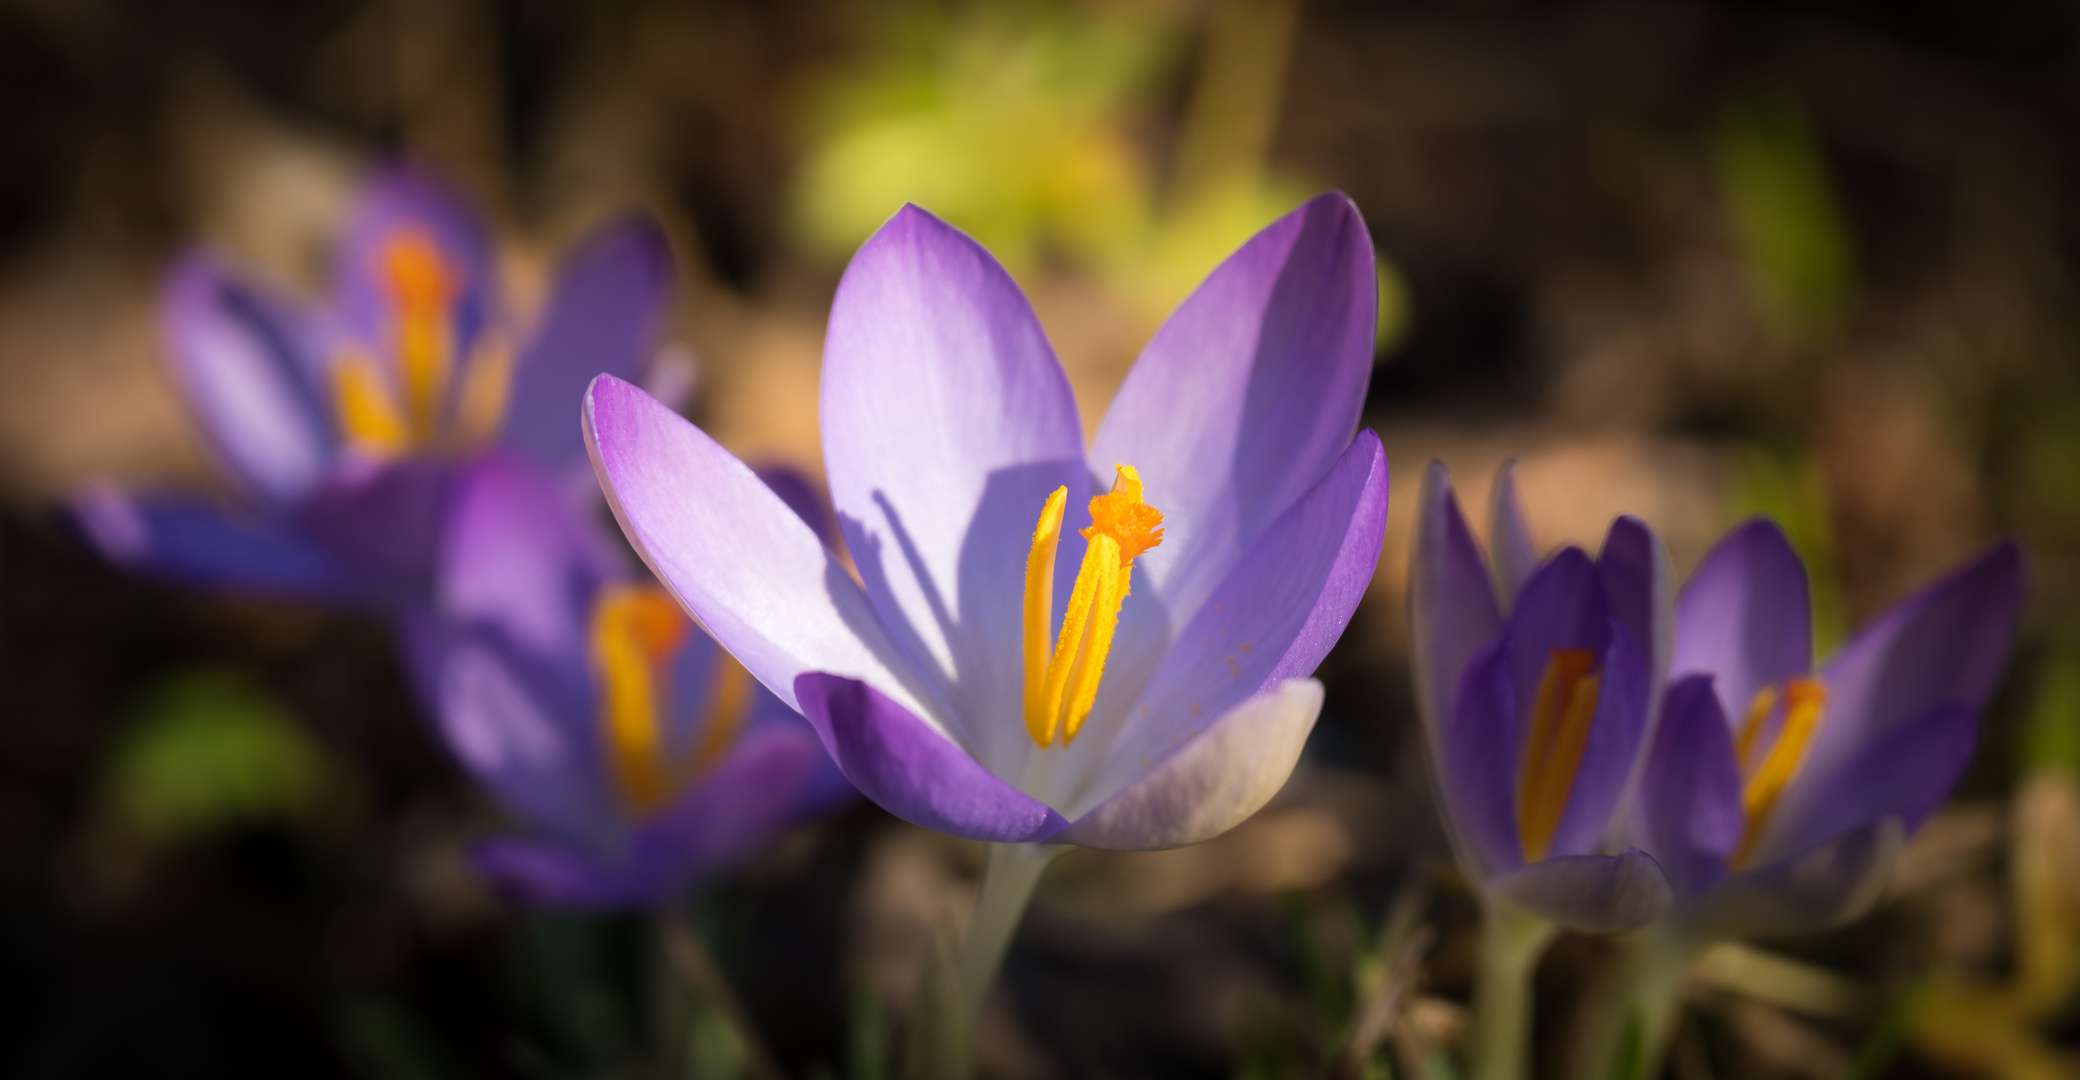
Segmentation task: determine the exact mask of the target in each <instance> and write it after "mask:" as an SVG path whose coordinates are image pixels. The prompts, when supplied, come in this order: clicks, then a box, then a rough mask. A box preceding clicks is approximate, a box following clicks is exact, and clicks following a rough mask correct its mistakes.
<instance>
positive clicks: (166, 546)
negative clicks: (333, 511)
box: [72, 488, 393, 606]
mask: <svg viewBox="0 0 2080 1080" xmlns="http://www.w3.org/2000/svg"><path fill="white" fill-rule="evenodd" d="M72 514H73V520H74V521H76V522H77V523H78V524H79V526H80V530H81V531H82V532H83V533H84V534H85V535H86V537H87V539H88V541H89V542H91V543H92V544H93V545H94V546H95V547H96V548H97V549H99V550H100V552H101V553H102V555H103V556H105V557H106V558H107V559H108V560H109V561H110V562H113V563H115V564H117V565H119V566H123V567H126V568H128V569H131V570H134V571H137V572H139V573H143V574H148V575H151V576H153V577H158V578H161V579H164V580H167V581H172V582H177V583H179V584H182V585H190V586H199V587H202V588H208V589H224V590H229V591H234V592H249V593H254V594H259V595H272V596H283V597H292V598H304V599H313V600H326V601H333V602H345V603H359V604H367V605H370V606H380V605H381V604H383V603H385V602H387V601H388V600H390V599H392V598H393V597H392V595H391V594H390V593H389V592H388V591H387V590H386V589H385V588H384V587H383V583H381V582H378V581H374V580H371V579H370V578H368V577H366V576H364V575H362V574H360V573H357V572H356V570H355V568H354V567H352V566H350V565H348V564H346V563H344V562H342V561H341V560H340V559H339V558H338V557H337V556H335V555H334V554H333V553H331V552H329V551H327V550H325V549H324V548H322V547H319V546H317V545H315V544H313V543H311V541H310V540H309V539H308V538H307V537H306V536H304V535H303V534H302V533H300V532H298V531H297V530H295V529H294V528H292V527H290V525H289V523H287V522H285V521H283V520H282V519H281V518H280V517H279V516H278V515H269V514H261V513H240V512H238V511H235V510H232V509H229V508H226V507H222V506H219V505H217V504H216V503H214V502H211V501H208V500H204V499H199V498H188V497H182V496H171V495H153V496H137V495H128V494H124V493H122V492H119V491H116V490H114V489H112V488H91V489H88V490H87V491H84V492H82V493H81V494H79V495H78V496H76V497H75V498H74V499H73V502H72Z"/></svg>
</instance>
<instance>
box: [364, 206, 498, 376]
mask: <svg viewBox="0 0 2080 1080" xmlns="http://www.w3.org/2000/svg"><path fill="white" fill-rule="evenodd" d="M406 232H416V233H419V234H421V235H423V236H425V237H426V238H427V239H429V240H431V241H432V242H433V244H434V245H435V246H436V248H438V249H439V251H440V253H441V257H442V260H443V261H444V262H445V263H446V264H447V268H448V270H449V272H450V273H451V274H453V275H454V276H455V277H456V279H457V280H456V285H458V286H459V287H460V290H461V291H460V293H459V295H458V296H457V297H456V300H455V316H456V325H455V327H454V331H455V341H456V345H457V348H458V349H460V350H461V351H462V354H463V355H467V354H468V348H469V345H470V343H471V342H472V341H474V340H475V339H476V336H477V332H478V331H479V330H480V329H482V328H483V326H484V323H485V322H486V320H488V319H489V318H490V317H491V310H492V303H493V301H492V296H493V286H494V284H495V282H494V281H493V276H494V268H493V265H492V261H491V244H490V240H489V238H488V237H486V235H485V234H484V228H483V225H482V224H481V223H480V222H479V221H478V220H477V218H476V215H475V214H474V213H472V212H471V210H470V208H469V204H468V203H467V202H465V201H464V200H463V199H462V198H461V196H459V195H457V194H456V193H455V191H454V190H453V189H452V188H450V187H449V186H448V185H447V184H446V183H445V182H443V181H442V180H440V179H439V178H437V177H435V176H434V175H433V174H432V173H429V172H427V171H425V170H423V169H418V168H414V167H411V166H407V165H391V166H387V167H385V168H382V169H379V170H377V172H376V173H375V174H374V175H373V176H371V177H370V178H369V180H368V182H367V184H366V185H365V186H364V187H363V188H362V190H361V198H360V200H359V201H358V202H357V203H356V205H355V207H354V212H353V216H352V218H351V219H350V220H349V221H348V223H347V228H346V230H345V232H344V234H343V235H342V236H341V238H340V244H339V251H338V256H337V258H338V267H337V270H336V274H335V280H336V282H337V286H336V287H337V289H338V293H339V305H340V318H341V320H342V321H343V323H344V324H345V325H344V327H343V329H345V331H346V332H347V333H348V334H349V335H350V336H351V337H352V338H353V339H354V340H355V341H357V342H359V343H360V344H361V345H363V346H364V347H376V346H378V345H380V343H382V342H385V341H387V340H388V338H387V337H386V334H387V333H388V327H389V323H390V312H391V297H390V289H389V285H388V283H387V282H385V281H384V280H383V277H384V275H383V273H382V266H381V261H382V253H383V250H384V247H385V246H386V245H387V244H389V243H390V241H391V240H393V239H394V238H396V237H397V236H399V235H401V234H403V233H406Z"/></svg>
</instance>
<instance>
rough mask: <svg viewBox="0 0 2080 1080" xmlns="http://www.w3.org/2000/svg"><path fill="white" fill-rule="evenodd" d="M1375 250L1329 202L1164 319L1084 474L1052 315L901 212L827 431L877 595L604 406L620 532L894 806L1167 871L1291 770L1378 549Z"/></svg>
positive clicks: (875, 249)
mask: <svg viewBox="0 0 2080 1080" xmlns="http://www.w3.org/2000/svg"><path fill="white" fill-rule="evenodd" d="M1373 275H1374V264H1373V256H1372V249H1371V243H1370V240H1369V239H1368V238H1367V236H1366V233H1365V229H1364V225H1363V222H1362V221H1361V220H1360V219H1359V217H1358V214H1357V212H1356V210H1355V208H1353V207H1352V206H1351V205H1350V203H1349V201H1348V200H1346V199H1344V198H1343V197H1341V196H1339V195H1325V196H1322V197H1319V198H1317V199H1315V200H1313V201H1311V202H1309V203H1307V204H1306V205H1304V206H1302V207H1301V208H1299V209H1298V210H1296V211H1294V212H1293V213H1291V214H1289V215H1287V216H1286V217H1284V218H1282V219H1280V220H1279V221H1277V222H1275V223H1274V224H1272V225H1271V226H1269V227H1268V228H1266V229H1265V230H1264V231H1263V232H1261V233H1259V234H1258V235H1257V236H1256V237H1255V238H1254V239H1252V240H1251V241H1250V242H1249V243H1248V244H1246V245H1244V246H1243V247H1242V248H1241V249H1240V250H1239V251H1238V252H1236V253H1235V254H1234V255H1233V256H1231V257H1230V258H1229V259H1228V260H1227V261H1226V262H1225V263H1223V264H1222V265H1221V266H1220V267H1218V268H1217V269H1216V270H1215V271H1214V272H1213V273H1212V275H1211V276H1210V277H1208V278H1207V280H1206V281H1205V282H1204V283H1203V284H1201V285H1200V287H1199V289H1198V290H1197V292H1195V293H1194V294H1193V295H1192V296H1191V297H1190V298H1189V299H1187V300H1186V301H1185V302H1184V304H1183V305H1182V306H1180V308H1179V309H1178V310H1177V311H1176V312H1175V313H1174V314H1173V315H1172V316H1171V318H1170V319H1169V321H1168V322H1167V323H1166V324H1165V325H1164V326H1163V328H1162V329H1161V330H1160V331H1159V332H1158V333H1157V335H1156V337H1155V338H1154V340H1153V341H1152V342H1151V343H1150V344H1149V346H1148V348H1147V349H1146V350H1145V351H1144V352H1143V354H1142V356H1141V358H1140V360H1139V361H1138V363H1137V364H1136V365H1135V367H1134V368H1133V370H1132V372H1131V373H1130V374H1129V375H1128V376H1127V379H1126V381H1125V383H1124V384H1123V385H1122V386H1121V388H1120V390H1119V392H1118V395H1117V396H1116V397H1115V398H1114V400H1113V402H1112V406H1111V409H1110V410H1109V411H1108V412H1107V414H1106V416H1105V418H1104V421H1103V423H1102V424H1100V425H1099V426H1098V429H1097V436H1096V439H1095V441H1094V442H1093V444H1092V445H1091V447H1090V448H1089V450H1088V452H1086V450H1085V446H1084V438H1083V426H1082V423H1081V421H1080V419H1079V417H1078V414H1077V407H1076V402H1075V399H1074V398H1073V397H1072V396H1071V394H1070V390H1069V383H1068V380H1067V378H1066V377H1065V376H1064V374H1063V371H1062V368H1061V366H1060V364H1059V363H1058V362H1057V361H1056V359H1055V357H1054V353H1053V350H1052V349H1051V348H1050V347H1049V345H1048V343H1047V339H1046V337H1045V336H1044V335H1043V334H1042V332H1041V330H1040V326H1039V324H1038V322H1037V320H1036V319H1035V317H1034V315H1033V312H1032V309H1031V307H1030V306H1029V305H1028V304H1027V302H1026V299H1025V297H1024V296H1023V294H1021V293H1020V291H1019V289H1018V287H1017V286H1016V285H1015V284H1013V283H1012V281H1011V279H1010V277H1009V276H1008V275H1007V274H1006V273H1005V272H1004V270H1003V268H1002V267H1001V266H999V265H998V263H997V262H996V260H995V259H993V258H991V257H990V255H989V253H988V252H986V251H984V250H983V249H982V248H981V247H980V246H978V245H977V244H976V243H975V242H974V241H972V240H970V239H969V238H968V237H966V236H964V235H962V234H961V233H959V232H957V231H956V230H954V229H953V228H951V227H950V226H948V225H946V224H945V223H944V222H941V221H940V220H938V219H937V218H935V217H933V216H932V215H930V214H928V213H926V212H925V211H923V210H919V209H917V208H915V207H905V208H904V209H903V210H902V211H901V212H899V213H897V214H896V215H895V217H894V218H893V219H891V220H890V221H889V222H888V223H887V224H886V225H884V226H883V227H882V228H881V230H880V231H879V232H877V233H876V234H875V235H874V236H873V237H872V238H871V239H870V240H868V241H867V243H866V244H865V245H864V246H863V247H862V248H861V249H860V251H859V253H858V254H857V255H856V256H855V257H854V258H853V260H852V264H851V266H850V267H849V268H848V269H847V270H846V273H845V276H844V279H843V281H842V282H841V283H840V285H839V288H838V293H837V296H836V299H835V300H834V302H833V306H832V310H831V317H830V327H829V333H828V337H827V339H826V345H825V350H824V366H823V386H822V425H823V447H824V460H825V463H826V466H827V471H828V474H829V478H830V485H831V494H832V497H833V499H834V501H835V503H836V507H837V510H838V514H839V520H840V524H841V527H842V529H843V533H844V538H845V541H846V545H847V547H848V548H849V551H850V554H851V559H852V565H853V566H854V567H856V569H857V578H855V577H854V576H853V575H852V574H851V573H848V571H847V568H846V565H845V563H844V562H843V561H842V560H841V559H840V558H839V557H838V556H837V555H834V554H833V553H832V552H830V551H828V550H826V548H825V546H824V545H823V544H822V543H820V542H818V540H817V539H816V537H815V535H814V534H813V533H812V532H811V531H810V530H808V529H807V528H805V527H804V526H803V525H802V523H801V522H800V521H799V520H798V519H797V518H796V517H795V516H794V515H793V514H791V513H788V512H787V510H786V508H785V507H784V506H782V505H781V503H780V501H779V500H778V499H776V498H775V497H774V496H773V495H772V493H771V492H769V491H768V490H767V489H766V487H765V485H763V484H761V483H759V482H758V480H757V478H756V477H754V476H753V475H752V473H751V472H750V471H749V470H748V469H746V468H745V467H744V466H743V465H742V464H741V463H739V462H738V461H737V460H736V459H734V458H733V457H731V456H730V455H729V454H728V453H727V452H726V451H724V450H723V449H722V448H721V447H720V446H718V445H717V444H716V443H715V442H714V440H712V439H710V438H709V437H708V436H707V435H706V434H704V433H702V432H701V431H700V430H699V429H697V428H695V427H694V426H693V425H691V424H688V423H686V422H685V421H684V420H682V419H680V418H679V417H678V416H677V415H675V414H674V413H673V412H672V411H671V410H669V409H667V408H665V407H663V406H662V405H660V404H658V403H657V402H655V401H653V400H651V399H650V398H649V397H647V396H646V395H644V394H643V393H642V392H641V391H639V390H637V389H636V388H634V387H632V386H630V385H628V384H627V383H624V382H622V381H621V380H619V379H615V378H601V379H599V380H598V381H596V382H595V383H594V384H593V386H592V389H591V390H590V392H589V393H588V395H587V397H586V403H585V430H586V436H587V440H588V444H589V445H590V447H591V449H592V454H593V464H594V467H595V469H596V470H597V472H598V474H599V477H600V480H601V483H602V486H603V487H604V488H605V489H606V491H607V493H608V497H609V501H610V503H611V504H612V506H613V507H614V510H615V513H616V515H617V516H618V517H619V519H620V521H621V524H622V528H623V529H624V531H625V532H626V533H627V535H628V537H629V539H630V540H631V541H632V542H633V544H634V545H635V547H636V549H637V551H639V552H640V553H641V554H642V556H643V558H644V559H645V560H646V561H647V562H648V563H649V564H650V566H651V568H652V569H653V570H655V571H656V572H657V575H658V577H659V578H660V579H661V580H663V581H664V582H665V583H666V584H667V585H668V586H669V587H670V588H671V589H672V591H673V593H674V594H675V595H676V596H677V597H678V599H679V600H680V602H681V603H682V604H684V605H685V607H686V609H687V610H688V611H689V612H691V613H692V615H693V616H694V618H695V619H696V620H697V621H699V623H700V624H701V625H702V626H704V627H705V628H707V630H708V631H709V632H710V633H712V634H713V635H714V636H715V637H716V639H717V640H719V641H720V642H721V643H722V644H723V646H724V647H725V648H727V649H728V650H729V651H730V652H731V653H733V654H734V655H735V656H736V657H737V658H738V659H739V660H740V661H742V662H743V664H744V666H745V667H746V668H747V669H748V670H749V671H750V672H751V673H752V674H753V675H754V676H756V677H757V678H758V680H759V681H760V682H762V683H764V684H765V685H766V686H767V687H769V688H771V689H772V690H773V692H774V693H775V694H777V695H778V696H779V697H780V698H782V699H783V700H785V701H787V702H788V703H789V704H791V705H795V706H796V707H797V708H799V709H800V710H801V711H802V712H803V713H804V714H805V715H806V716H807V717H808V718H809V721H810V722H811V723H812V724H814V725H815V727H816V730H817V732H818V734H820V735H821V736H822V738H823V741H824V745H825V746H826V747H827V748H828V749H829V750H830V752H831V755H832V757H834V758H835V759H836V760H837V762H838V764H839V766H840V767H841V768H843V769H844V771H845V774H846V775H847V776H848V777H850V778H851V779H852V781H853V782H854V783H855V784H856V785H857V786H858V787H859V788H860V790H861V791H862V792H864V793H865V794H866V795H867V796H868V797H870V798H872V799H873V800H874V801H876V802H878V803H880V804H881V805H882V806H883V807H885V808H887V809H888V810H889V811H891V812H892V813H894V814H896V815H897V816H899V817H902V818H905V819H907V820H909V821H912V822H915V823H917V824H919V825H923V826H927V827H929V828H934V829H938V830H941V831H944V832H948V833H952V834H955V835H959V836H966V837H973V838H978V839H984V840H992V841H1027V842H1040V841H1046V842H1049V843H1055V844H1061V843H1073V844H1084V845H1090V846H1096V847H1107V848H1163V847H1172V846H1177V845H1183V844H1190V843H1194V842H1197V841H1200V840H1204V839H1206V838H1208V837H1210V836H1213V835H1215V834H1218V833H1220V832H1222V831H1224V830H1226V829H1228V828H1230V827H1232V826H1233V825H1235V824H1236V823H1238V822H1239V821H1241V820H1242V819H1243V818H1244V817H1246V816H1248V815H1249V814H1251V813H1253V812H1255V811H1256V810H1257V808H1258V807H1260V806H1261V805H1262V804H1263V803H1264V802H1265V801H1266V800H1268V799H1269V798H1270V797H1271V795H1272V794H1274V793H1275V792H1276V791H1277V789H1278V788H1279V787H1280V785H1281V784H1282V783H1283V782H1284V780H1285V778H1286V777H1287V775H1288V774H1289V773H1290V771H1291V769H1292V767H1293V765H1294V763H1295V761H1296V760H1297V758H1298V755H1299V752H1300V748H1301V745H1302V743H1303V742H1304V741H1305V739H1306V737H1307V734H1308V732H1309V731H1310V730H1311V729H1312V727H1313V724H1314V721H1315V718H1316V716H1317V714H1318V712H1319V710H1320V707H1321V701H1322V690H1321V686H1320V684H1319V683H1317V682H1315V681H1313V680H1312V679H1310V678H1308V676H1309V674H1310V673H1311V672H1312V671H1313V670H1314V668H1315V666H1316V665H1317V664H1318V663H1319V662H1320V661H1321V659H1322V657H1323V655H1324V654H1325V653H1326V652H1327V651H1328V649H1329V647H1330V645H1331V644H1332V643H1333V642H1334V641H1335V640H1336V639H1337V637H1338V636H1339V634H1340V633H1341V631H1342V629H1343V627H1344V625H1345V623H1346V622H1347V621H1348V619H1349V618H1350V615H1351V613H1352V611H1353V609H1354V608H1355V607H1356V605H1357V602H1358V599H1359V597H1360V595H1361V594H1362V593H1363V591H1364V589H1365V585H1366V583H1367V582H1368V581H1369V580H1370V578H1371V576H1372V572H1373V568H1374V564H1375V562H1376V560H1377V558H1378V553H1379V546H1380V539H1381V533H1382V529H1383V527H1384V514H1385V510H1386V500H1387V472H1386V463H1385V458H1384V455H1383V453H1382V451H1381V449H1380V444H1379V440H1378V439H1377V437H1375V436H1374V435H1372V434H1371V433H1370V432H1356V434H1355V438H1353V434H1354V431H1355V429H1356V425H1357V419H1358V412H1359V408H1360V405H1361V404H1362V401H1363V397H1364V392H1365V386H1366V381H1367V377H1368V375H1369V372H1370V368H1371V353H1372V340H1373V323H1374V317H1375V311H1374V308H1375V304H1376V292H1375V283H1374V276H1373Z"/></svg>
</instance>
